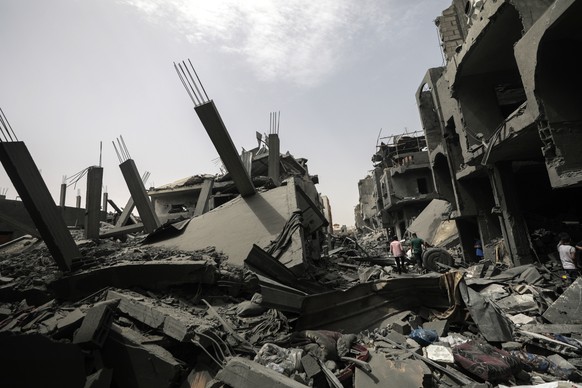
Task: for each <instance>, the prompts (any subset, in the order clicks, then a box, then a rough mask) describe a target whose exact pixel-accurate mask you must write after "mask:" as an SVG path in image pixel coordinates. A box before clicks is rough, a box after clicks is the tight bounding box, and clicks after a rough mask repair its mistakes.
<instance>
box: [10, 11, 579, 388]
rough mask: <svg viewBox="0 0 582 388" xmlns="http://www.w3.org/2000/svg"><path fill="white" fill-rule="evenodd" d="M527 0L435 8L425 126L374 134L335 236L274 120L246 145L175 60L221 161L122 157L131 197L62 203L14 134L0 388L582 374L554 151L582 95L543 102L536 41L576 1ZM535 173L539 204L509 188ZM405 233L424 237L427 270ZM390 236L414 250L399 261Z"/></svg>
mask: <svg viewBox="0 0 582 388" xmlns="http://www.w3.org/2000/svg"><path fill="white" fill-rule="evenodd" d="M525 3H526V2H524V1H518V0H515V1H509V0H506V1H497V2H480V1H472V2H460V1H457V0H455V1H453V4H452V5H451V7H449V8H448V9H447V10H445V11H444V12H443V15H442V16H441V17H439V19H438V25H439V28H440V32H441V38H442V40H443V48H444V50H445V55H446V59H447V65H446V66H445V67H443V68H438V69H431V70H429V72H428V73H427V76H426V77H425V79H424V80H423V87H422V88H421V89H420V90H419V92H418V95H417V98H418V103H419V108H420V111H421V118H422V122H423V127H424V133H423V134H421V133H416V132H415V133H407V134H402V135H396V136H390V137H388V138H382V140H383V141H382V142H381V144H379V145H378V150H377V152H376V153H375V154H374V156H373V158H372V161H373V163H374V171H373V173H372V174H371V175H370V176H368V177H367V178H365V179H363V180H361V181H360V182H359V184H358V187H359V191H360V203H359V204H358V206H357V207H356V214H355V215H356V226H357V229H356V231H354V232H348V231H347V230H345V231H342V233H339V234H334V233H332V232H333V223H332V217H331V211H330V205H329V200H328V199H327V198H326V197H325V196H323V195H321V194H320V193H319V192H318V190H317V188H316V187H315V185H316V184H317V183H318V182H319V178H318V176H317V175H311V174H310V173H309V170H308V167H307V160H306V159H303V158H295V157H293V156H292V155H291V154H289V153H286V154H281V153H280V152H279V147H280V144H279V139H278V128H279V126H278V124H277V125H275V123H276V117H277V116H276V115H275V114H273V113H272V114H271V128H270V133H269V136H268V144H267V143H266V142H265V141H263V140H262V135H260V134H257V135H258V136H257V140H258V146H257V147H256V148H253V149H251V150H249V151H246V150H245V151H243V153H242V155H239V154H238V153H237V151H236V149H237V148H236V147H235V145H234V143H233V142H232V139H231V138H230V136H229V134H228V131H227V130H226V126H225V124H224V122H223V121H222V119H221V117H220V115H219V113H218V110H217V108H216V106H215V104H214V102H213V101H212V100H209V99H208V96H202V95H200V96H198V95H196V91H198V90H199V88H198V87H196V82H195V81H194V79H188V78H184V77H185V76H186V73H185V72H184V68H186V69H189V68H188V67H186V62H182V63H181V64H180V66H176V65H175V67H176V71H177V72H178V75H179V76H180V77H181V78H180V79H181V81H182V84H183V85H184V87H186V89H187V90H188V93H189V95H190V97H191V98H192V94H194V96H196V99H194V98H193V99H192V100H193V102H194V104H195V111H196V114H197V115H198V116H199V118H200V120H201V122H202V124H203V126H204V128H205V129H206V131H207V133H208V135H209V136H210V138H211V140H212V142H213V144H214V145H215V147H216V148H217V151H218V153H219V155H220V158H221V159H222V160H223V162H224V164H225V167H226V171H223V173H222V174H219V175H216V176H212V175H195V176H192V177H188V178H184V179H181V180H179V181H176V182H173V183H169V184H166V185H163V186H160V187H157V188H151V189H150V190H149V191H147V192H146V190H145V186H144V182H143V180H142V179H139V174H138V172H137V167H136V164H135V163H134V161H133V160H132V159H126V160H125V161H122V160H120V162H121V164H120V167H122V165H126V166H129V167H128V168H127V170H128V171H123V170H124V168H123V167H122V171H123V172H124V177H125V179H126V183H127V184H128V186H130V187H131V188H133V189H132V190H131V192H132V198H130V200H129V201H128V202H127V203H128V205H126V207H127V208H128V209H123V210H122V209H120V208H118V207H117V206H116V205H114V202H113V201H112V200H111V199H107V201H104V205H105V204H107V203H110V204H112V206H113V207H114V209H115V211H116V213H107V212H106V211H103V212H102V211H101V208H100V206H98V205H99V201H98V200H99V199H100V196H101V193H100V187H101V186H102V185H101V175H99V176H98V177H97V178H95V181H94V182H92V185H93V186H94V187H95V188H96V189H95V190H88V196H93V198H91V201H88V203H89V202H90V203H92V207H93V209H89V207H87V209H80V208H75V209H69V208H66V207H65V206H64V204H63V205H62V206H60V207H56V206H55V207H54V208H53V206H52V205H53V203H52V202H53V201H52V200H51V199H50V195H48V196H47V195H45V194H46V193H45V191H46V192H48V191H47V190H44V188H45V187H44V182H43V181H42V177H41V176H40V174H37V170H38V169H37V168H36V166H35V165H34V161H33V160H32V157H31V156H30V155H29V154H28V151H27V150H26V147H25V146H24V143H22V142H0V146H1V147H0V151H2V153H0V159H2V160H1V161H2V163H3V164H4V165H5V166H8V167H9V169H10V175H11V177H14V181H16V182H20V181H23V183H22V184H20V185H19V187H18V190H19V194H20V196H21V197H23V198H25V199H26V200H25V201H23V203H22V204H21V203H20V202H19V201H11V200H6V199H5V198H0V210H2V213H1V214H0V216H1V217H0V227H1V228H2V229H0V232H2V233H1V235H2V240H1V241H2V245H0V365H2V369H1V370H0V386H2V387H4V386H6V387H31V386H46V387H59V388H62V387H103V388H105V387H112V388H121V387H123V388H125V387H135V388H146V387H147V388H149V387H168V388H172V387H174V388H186V387H197V388H202V387H205V388H228V387H232V388H239V387H240V388H243V387H253V386H255V387H271V386H272V387H302V386H311V387H316V388H327V387H334V388H339V387H343V388H350V387H355V388H367V387H374V386H377V387H408V386H411V387H494V386H497V387H505V386H524V387H525V386H543V387H582V385H581V384H582V372H581V369H580V368H581V367H582V317H581V316H580V303H581V298H580V295H581V294H582V278H578V279H576V280H573V279H569V278H568V277H567V276H565V274H564V270H563V268H562V266H561V264H560V260H559V257H558V256H557V254H556V244H557V242H558V241H557V236H558V234H559V233H560V232H562V231H563V229H564V228H565V227H566V226H567V227H568V228H567V229H568V232H570V233H572V236H573V237H577V236H578V235H580V236H581V238H582V230H580V229H579V228H577V227H578V226H579V222H578V221H579V220H580V217H579V216H580V214H582V212H580V208H579V205H576V204H577V203H579V201H578V198H579V196H576V194H577V191H579V189H580V188H579V187H578V186H579V185H578V184H579V183H580V176H582V175H581V174H580V163H579V159H578V158H579V155H578V154H575V153H572V155H570V154H566V153H564V152H563V151H564V150H566V149H568V148H569V147H570V145H569V143H572V142H569V141H567V140H566V138H565V133H568V134H571V133H574V132H575V130H576V129H580V128H579V127H580V120H579V117H578V115H579V111H577V110H576V109H570V108H568V106H570V105H568V106H566V107H565V108H564V106H565V105H564V104H553V102H554V103H555V102H556V101H554V99H557V98H558V96H561V94H560V93H558V91H557V90H555V89H554V87H553V86H550V84H551V85H554V83H548V82H547V81H545V82H546V83H544V84H543V86H545V88H543V87H542V88H539V90H541V92H542V93H541V94H540V95H537V94H535V93H536V92H538V91H539V90H538V88H534V86H535V84H536V82H538V81H539V82H542V83H543V82H544V81H542V80H543V79H545V78H543V77H541V75H540V74H538V73H539V72H542V71H543V70H544V69H548V68H551V66H549V65H548V63H546V62H547V61H548V58H547V57H548V56H551V55H549V54H548V53H547V52H546V51H543V52H542V53H541V54H544V55H541V54H540V56H539V58H538V57H537V56H532V55H531V54H530V53H529V51H527V50H526V48H528V47H529V46H532V47H534V48H535V50H532V52H534V53H537V51H536V50H537V47H538V46H539V45H541V43H547V42H545V40H546V39H548V40H549V41H552V40H553V41H560V40H562V39H564V36H567V32H568V31H570V30H571V29H572V28H573V27H572V26H574V25H576V24H575V23H574V20H578V19H579V18H578V19H576V18H574V17H573V16H572V15H576V16H579V15H580V2H578V3H576V4H575V3H574V2H573V1H555V2H553V3H552V2H551V1H541V0H540V1H535V2H528V4H525ZM550 4H552V5H551V7H550ZM458 16H462V17H458ZM516 23H518V24H519V25H518V24H516ZM496 28H498V29H496ZM546 30H547V31H546ZM492 31H493V32H492ZM495 31H497V32H495ZM501 35H504V36H505V35H507V37H508V39H507V43H503V47H502V48H503V49H500V50H499V52H498V54H499V56H500V57H508V58H509V59H512V58H513V57H512V55H513V52H514V51H513V50H514V47H515V55H516V58H515V60H513V59H512V60H509V59H508V58H505V60H504V61H503V62H502V63H501V64H502V65H503V66H501V67H502V68H500V69H496V70H499V72H498V71H495V72H493V73H494V74H488V75H487V76H485V75H484V74H485V73H487V71H488V66H486V65H485V64H483V63H485V62H484V61H482V59H483V58H485V57H489V56H490V55H491V53H492V52H493V51H492V50H493V49H492V48H491V47H493V46H494V45H493V43H495V44H497V43H498V41H501V40H500V39H497V38H498V37H499V36H501ZM560 47H561V46H560ZM548 50H549V49H548ZM570 51H571V50H570ZM568 52H569V51H568ZM550 53H554V54H556V55H557V52H554V51H553V50H550ZM485 54H487V55H485ZM473 56H474V57H473ZM472 57H473V59H472ZM475 58H480V59H479V60H477V59H475ZM533 58H535V59H539V60H540V61H541V62H542V64H544V66H540V67H539V68H535V69H531V68H530V67H531V66H533V65H534V64H535V63H536V61H535V60H533ZM566 59H568V57H566ZM481 62H483V63H481ZM181 65H183V66H184V68H183V67H182V66H181ZM190 66H191V64H190ZM192 70H194V69H192ZM573 70H574V69H573V67H572V68H570V67H567V68H566V71H565V74H568V72H570V73H573ZM520 71H521V72H522V73H520ZM500 74H501V75H500ZM520 77H521V78H523V80H526V81H528V80H529V82H525V84H524V85H521V86H520V87H517V89H518V90H516V86H515V84H516V82H517V81H519V80H518V79H517V78H520ZM481 78H485V79H487V83H493V84H495V85H496V86H495V87H496V88H497V89H496V93H497V95H496V96H494V95H493V94H487V93H480V91H482V88H483V85H482V84H480V83H479V82H481V81H482V82H484V81H483V79H481ZM479 79H480V81H479V82H478V80H479ZM502 81H503V82H502ZM555 81H563V79H561V78H559V77H557V78H556V79H555ZM190 82H194V84H193V85H191V84H190ZM197 82H200V80H199V79H198V81H197ZM517 83H519V82H517ZM556 84H559V82H557V83H556ZM193 86H194V87H193ZM200 86H201V85H200ZM424 86H427V87H426V88H425V87H424ZM518 86H519V85H518ZM475 88H476V89H477V91H479V93H474V90H473V89H475ZM200 90H204V89H203V88H200ZM198 93H199V91H198ZM204 93H205V92H204ZM486 96H489V97H486ZM492 96H493V98H491V97H492ZM566 98H571V99H572V100H573V101H574V102H575V101H578V99H579V98H580V96H578V95H574V93H572V94H569V95H566V96H565V97H563V99H566ZM453 100H457V101H453ZM494 100H495V101H497V102H494ZM459 101H460V102H459ZM526 102H527V104H526ZM558 102H563V101H562V100H560V101H558ZM477 103H479V104H481V105H476V104H477ZM497 103H498V105H500V106H498V107H496V108H500V109H493V107H492V105H495V104H497ZM538 104H542V105H538ZM482 106H486V107H487V108H488V109H481V108H482ZM542 106H545V109H542ZM572 106H573V104H572ZM559 107H561V108H559ZM548 108H551V109H548ZM493 111H495V112H494V113H495V114H493ZM512 112H513V113H512ZM545 114H548V115H549V117H543V115H545ZM488 115H489V116H491V115H493V116H495V117H494V119H492V118H491V117H486V116H488ZM465 122H469V123H470V124H471V125H472V124H477V123H479V129H480V130H482V132H483V133H481V132H480V133H477V134H472V133H471V132H469V129H468V128H466V127H464V126H463V125H462V123H465ZM455 123H456V125H455ZM481 124H482V126H483V128H481ZM510 125H511V126H510ZM475 127H477V125H475ZM507 127H510V128H511V130H505V129H506V128H507ZM496 128H498V129H496ZM578 132H579V131H578ZM468 133H469V134H471V140H470V141H466V140H467V137H466V136H465V135H467V134H468ZM478 135H479V136H478ZM538 135H539V136H542V138H541V139H540V138H538V137H536V136H538ZM576 136H577V137H575V138H579V134H577V135H576ZM485 137H487V138H488V139H489V140H488V141H484V138H485ZM516 140H519V147H515V149H514V151H515V154H514V153H512V152H509V151H510V149H511V147H513V146H517V145H518V144H517V143H518V142H517V141H516ZM118 142H119V141H118ZM538 143H539V144H538ZM542 143H543V148H541V147H540V146H541V145H542ZM114 145H115V143H114ZM119 145H120V147H121V143H119ZM123 146H124V147H125V143H124V142H123ZM15 150H21V151H22V152H24V151H26V160H25V162H26V169H25V170H26V171H34V172H35V173H34V174H30V176H28V175H26V171H22V170H21V169H22V165H23V164H22V163H16V161H18V160H17V159H18V158H17V156H20V157H22V155H23V153H22V152H21V153H18V152H16V151H15ZM125 151H126V152H125V154H127V155H129V153H128V152H127V150H125ZM542 153H543V158H542V157H541V156H542ZM29 156H30V157H29ZM120 159H121V158H120ZM542 170H543V171H542ZM540 171H541V172H543V173H544V174H545V175H544V177H546V176H547V179H546V180H544V182H542V183H543V187H541V188H540V192H541V194H540V196H539V198H541V200H540V201H541V204H539V203H538V202H537V201H536V198H537V197H536V196H537V194H534V195H530V194H528V195H526V194H524V187H525V186H526V185H522V186H524V187H517V186H518V185H519V184H520V183H524V182H526V181H527V178H528V177H531V176H532V175H531V174H532V172H536V173H539V172H540ZM101 173H102V172H100V174H101ZM514 173H515V176H514V175H513V174H514ZM513 178H515V179H513ZM542 183H540V185H542ZM39 185H40V186H42V187H43V190H41V191H43V192H42V193H40V194H43V195H32V194H39V193H36V192H35V191H36V190H35V187H36V188H38V186H39ZM558 187H559V188H560V189H561V190H562V191H560V192H556V191H552V190H551V189H552V188H558ZM65 188H66V185H65ZM20 191H22V192H20ZM93 191H95V193H93ZM578 194H579V193H578ZM574 199H575V200H576V201H574ZM550 200H552V201H553V200H558V202H560V201H562V202H566V201H570V200H571V201H572V202H576V204H573V205H572V207H573V209H571V210H569V211H571V212H573V213H574V214H577V215H578V221H574V220H572V217H571V214H567V215H563V214H562V213H560V214H559V215H557V216H555V217H553V218H550V217H549V214H547V213H544V210H547V209H540V208H543V207H544V206H545V204H547V203H548V201H550ZM520 202H521V203H520ZM520 205H522V206H523V209H525V213H524V212H522V210H521V208H520ZM133 206H136V208H137V211H138V212H139V217H137V216H131V215H130V214H131V210H130V209H129V208H130V207H131V208H133ZM576 206H578V207H576ZM47 208H49V209H48V210H47ZM104 208H105V206H104ZM552 209H553V208H552ZM552 209H550V210H552ZM29 213H31V214H29ZM526 215H527V217H526ZM574 218H575V217H574ZM89 219H90V221H91V222H90V223H89V222H88V220H89ZM566 221H567V222H566ZM546 224H547V226H546ZM79 225H84V227H83V228H79ZM88 229H92V230H91V231H90V233H89V230H88ZM412 233H416V234H418V235H419V236H420V237H422V238H423V239H424V241H425V243H426V246H425V250H424V253H423V254H422V256H421V257H420V258H421V259H422V265H420V264H421V263H414V262H413V260H412V252H411V250H412V245H413V243H414V242H411V241H410V240H411V239H410V237H411V234H412ZM393 236H395V237H396V239H397V240H400V241H402V243H403V244H404V248H405V251H407V252H408V253H407V255H406V257H404V258H403V259H402V260H403V263H402V266H403V271H402V273H399V272H400V271H397V270H396V260H395V258H394V257H393V256H392V255H391V254H389V253H388V252H389V249H387V247H388V243H389V239H392V238H393ZM476 247H479V248H478V249H476Z"/></svg>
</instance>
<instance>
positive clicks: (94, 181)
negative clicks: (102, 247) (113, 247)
mask: <svg viewBox="0 0 582 388" xmlns="http://www.w3.org/2000/svg"><path fill="white" fill-rule="evenodd" d="M102 186H103V168H102V167H96V166H92V167H89V169H88V170H87V197H86V199H85V238H99V222H100V218H101V187H102Z"/></svg>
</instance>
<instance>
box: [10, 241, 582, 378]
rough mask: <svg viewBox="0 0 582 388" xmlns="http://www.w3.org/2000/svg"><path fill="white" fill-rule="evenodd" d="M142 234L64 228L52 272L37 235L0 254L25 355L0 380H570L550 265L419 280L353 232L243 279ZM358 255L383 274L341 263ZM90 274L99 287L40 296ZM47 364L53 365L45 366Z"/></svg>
mask: <svg viewBox="0 0 582 388" xmlns="http://www.w3.org/2000/svg"><path fill="white" fill-rule="evenodd" d="M145 237H146V235H135V236H134V237H133V238H132V239H130V240H127V241H125V242H121V241H120V240H112V239H110V240H100V241H98V242H97V241H88V240H84V239H83V237H82V234H81V233H79V234H78V238H77V239H76V241H77V243H78V246H79V249H80V250H81V252H82V253H83V256H84V257H85V258H86V261H87V262H88V263H89V262H90V263H91V264H90V265H89V264H87V266H86V267H84V268H79V269H77V270H76V271H73V272H71V273H66V274H65V273H62V272H60V271H59V270H58V268H57V266H56V264H55V263H54V262H52V261H51V260H50V259H49V258H48V257H49V253H48V250H47V248H46V247H45V246H44V243H42V242H41V241H39V240H36V239H33V238H31V239H29V244H27V245H24V244H20V251H19V250H18V249H15V247H14V246H12V247H11V246H10V245H9V246H6V247H4V248H2V249H5V251H0V252H2V257H3V260H2V261H1V262H0V265H1V267H2V282H3V284H2V290H3V292H2V296H3V297H2V303H1V304H0V312H1V314H2V316H1V318H2V319H1V321H0V342H1V343H2V345H3V346H2V348H3V349H8V347H11V348H12V347H18V348H19V349H24V347H27V346H29V347H30V346H34V349H35V350H34V351H33V352H32V353H31V352H26V351H24V350H21V351H20V353H21V354H20V355H19V356H16V355H15V354H12V353H11V352H9V351H4V352H2V360H0V362H2V363H3V365H4V362H6V363H7V364H6V365H10V366H11V367H10V369H9V370H7V371H6V372H4V373H3V375H2V380H3V381H4V382H8V383H9V384H12V385H10V386H30V384H33V383H34V381H35V380H36V379H37V378H38V377H37V376H43V373H48V372H47V368H48V367H50V368H55V370H65V369H66V370H67V371H69V372H67V373H64V374H63V376H65V377H63V378H62V379H59V380H54V384H53V385H49V386H57V385H58V386H61V387H68V386H71V387H76V386H83V384H84V385H85V386H87V387H89V386H103V387H152V386H156V387H158V386H167V387H185V386H200V387H247V386H251V385H256V386H281V387H295V386H306V385H311V386H314V387H328V386H343V387H352V386H353V387H368V386H403V385H404V386H419V387H420V386H423V387H441V386H443V387H444V386H495V385H497V384H513V385H527V384H529V385H532V384H538V383H542V382H559V381H570V382H571V384H572V386H574V384H575V383H581V382H582V374H581V373H580V371H579V368H580V366H582V322H581V321H580V318H579V317H578V314H577V311H578V310H579V298H578V297H577V296H576V295H579V292H580V290H579V289H580V287H582V279H578V280H577V281H576V282H574V283H572V284H571V285H568V284H567V283H565V282H564V281H563V280H562V279H561V278H560V277H559V273H560V272H559V270H557V267H556V265H555V262H554V261H553V259H552V258H551V257H547V258H545V262H543V264H538V265H533V264H530V265H525V266H521V267H512V268H507V267H506V266H504V265H503V264H501V263H495V264H491V265H492V266H494V267H496V268H497V271H495V273H496V274H495V275H493V276H486V275H485V274H484V273H483V272H481V271H475V270H474V267H476V266H477V265H478V264H477V265H473V266H468V267H463V266H462V265H459V264H462V263H455V264H454V265H453V266H452V267H451V268H443V269H442V270H441V271H440V272H426V271H424V272H425V273H419V272H417V271H416V270H415V269H414V266H413V265H409V272H406V273H404V274H402V275H397V274H396V273H395V271H394V270H393V266H394V263H393V261H391V260H390V259H391V258H390V257H389V256H388V255H387V254H386V253H385V250H382V249H381V248H379V247H382V246H384V243H385V242H384V241H383V239H384V236H383V234H382V233H368V234H366V235H359V236H354V238H355V241H359V245H360V248H359V249H356V248H355V246H354V245H351V246H350V245H348V244H345V245H344V246H343V249H340V250H338V249H337V248H336V249H334V250H335V252H333V253H331V254H327V255H325V254H323V255H321V257H320V258H319V260H317V261H314V262H313V263H312V264H311V266H312V267H311V269H310V271H309V272H307V273H304V274H303V275H302V277H298V276H297V275H295V274H294V273H293V272H292V271H289V270H286V271H288V272H285V273H284V275H280V276H279V273H278V272H277V271H273V272H268V271H267V272H261V274H257V273H255V272H253V271H252V270H251V269H249V268H251V267H248V268H247V267H245V266H240V265H238V264H232V263H230V260H229V258H228V257H227V256H226V255H224V254H223V253H221V252H218V251H216V249H214V248H213V247H207V248H206V249H203V250H199V251H188V252H185V251H178V250H171V249H165V248H161V247H158V246H153V245H150V244H147V243H145V240H146V238H145ZM16 244H18V243H15V245H16ZM332 251H333V250H332ZM4 252H6V254H4ZM362 252H366V253H367V254H368V258H370V257H375V258H376V259H377V260H381V259H382V260H384V264H383V265H379V264H376V263H373V262H371V261H369V260H360V257H359V256H357V255H354V253H356V254H360V253H362ZM87 258H91V259H92V261H89V260H88V259H87ZM202 262H203V263H204V265H203V266H202V265H200V264H199V263H202ZM148 263H155V265H157V266H159V267H158V271H160V273H161V274H163V276H160V279H159V281H152V278H151V277H150V275H148V274H147V271H146V272H145V273H144V274H143V277H141V276H140V274H139V272H126V271H127V270H126V268H127V266H129V265H130V264H131V265H142V266H147V264H148ZM190 263H196V264H197V266H196V269H195V270H192V271H193V272H188V271H186V272H187V273H188V276H184V274H183V272H184V271H183V270H182V271H173V270H172V268H174V267H176V266H177V267H179V268H183V265H186V267H185V268H190ZM282 267H283V268H286V267H285V266H282ZM105 269H109V271H111V272H110V274H109V276H108V278H109V279H110V281H111V285H107V284H102V283H100V282H97V283H96V285H91V286H84V285H82V284H83V282H68V283H67V284H69V285H70V287H69V288H60V287H55V284H57V285H58V284H62V282H63V281H65V279H71V278H75V277H81V278H82V279H90V278H91V276H88V275H87V274H91V273H92V272H93V273H95V274H99V273H101V272H103V271H104V270H105ZM259 270H260V268H259ZM200 271H202V273H204V274H208V273H211V274H212V276H199V272H200ZM259 272H260V271H259ZM476 273H478V274H479V276H475V274H476ZM362 274H365V276H361V275H362ZM95 276H99V275H95ZM124 277H128V278H132V279H133V281H132V282H127V281H126V280H123V278H124ZM292 279H295V283H294V284H293V283H291V280H292ZM526 279H529V280H531V279H533V281H528V280H526ZM280 282H281V283H280ZM87 283H89V281H87ZM272 287H279V288H280V289H282V290H285V289H288V290H289V292H290V293H292V294H293V295H295V297H296V299H293V300H294V301H295V302H293V303H296V304H295V305H293V303H292V305H291V307H287V305H286V304H287V303H289V301H286V300H279V301H277V300H275V299H274V298H276V297H277V295H278V296H284V295H285V294H284V293H282V294H272V293H271V291H270V288H272ZM8 291H10V292H8ZM265 296H267V303H266V304H264V301H265ZM273 303H275V304H278V305H279V308H273V307H272V306H269V304H273ZM41 343H42V345H41ZM56 353H58V354H59V357H62V360H63V363H55V361H54V354H56ZM59 359H60V358H59ZM65 360H66V362H65ZM74 365H77V367H75V368H77V369H76V370H75V373H73V372H70V369H71V368H72V367H74ZM152 366H153V367H152ZM46 379H49V380H50V379H51V378H49V377H46ZM194 381H196V382H197V383H196V384H198V385H195V384H194ZM51 384H52V383H51ZM188 384H190V385H188ZM338 384H339V385H338Z"/></svg>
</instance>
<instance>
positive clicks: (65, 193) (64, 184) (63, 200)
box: [59, 183, 67, 208]
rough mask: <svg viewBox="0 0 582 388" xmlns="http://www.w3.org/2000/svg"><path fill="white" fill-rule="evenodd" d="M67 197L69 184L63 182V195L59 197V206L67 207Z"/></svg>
mask: <svg viewBox="0 0 582 388" xmlns="http://www.w3.org/2000/svg"><path fill="white" fill-rule="evenodd" d="M66 199H67V184H66V183H63V184H61V196H60V198H59V206H60V207H62V208H64V207H65V201H66Z"/></svg>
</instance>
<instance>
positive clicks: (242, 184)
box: [194, 100, 255, 197]
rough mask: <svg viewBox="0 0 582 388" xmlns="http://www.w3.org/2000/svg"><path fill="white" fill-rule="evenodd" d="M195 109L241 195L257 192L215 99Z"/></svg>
mask: <svg viewBox="0 0 582 388" xmlns="http://www.w3.org/2000/svg"><path fill="white" fill-rule="evenodd" d="M194 109H195V110H196V114H197V115H198V117H199V118H200V121H201V122H202V125H203V126H204V129H206V133H208V136H209V137H210V140H211V141H212V144H214V148H216V151H218V155H219V156H220V159H221V160H222V163H223V164H224V167H226V169H227V170H228V172H229V173H230V177H231V178H232V180H233V182H234V184H235V186H236V188H237V189H238V192H239V193H240V195H242V196H243V197H246V196H249V195H253V194H255V186H254V185H253V182H252V180H251V177H250V176H249V174H248V173H247V170H246V169H245V167H244V165H243V162H242V160H241V158H240V157H239V155H238V152H237V151H236V148H235V146H234V143H233V142H232V139H231V138H230V135H229V133H228V130H227V129H226V126H225V125H224V123H223V122H222V118H221V117H220V114H219V113H218V110H217V109H216V106H215V105H214V101H212V100H211V101H209V102H207V103H205V104H203V105H199V106H197V107H196V108H194Z"/></svg>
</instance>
